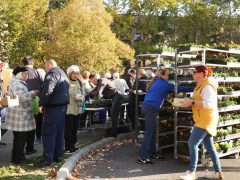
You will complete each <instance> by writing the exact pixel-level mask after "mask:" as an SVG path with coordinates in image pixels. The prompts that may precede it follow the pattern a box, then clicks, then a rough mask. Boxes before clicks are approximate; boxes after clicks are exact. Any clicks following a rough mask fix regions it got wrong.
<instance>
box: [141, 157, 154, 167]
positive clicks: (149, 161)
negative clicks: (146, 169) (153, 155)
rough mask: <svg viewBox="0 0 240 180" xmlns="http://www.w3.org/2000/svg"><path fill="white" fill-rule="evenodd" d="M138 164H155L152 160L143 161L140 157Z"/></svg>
mask: <svg viewBox="0 0 240 180" xmlns="http://www.w3.org/2000/svg"><path fill="white" fill-rule="evenodd" d="M138 163H139V164H147V165H153V162H152V161H151V160H150V159H141V158H140V157H138Z"/></svg>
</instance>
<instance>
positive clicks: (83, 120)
mask: <svg viewBox="0 0 240 180" xmlns="http://www.w3.org/2000/svg"><path fill="white" fill-rule="evenodd" d="M87 115H88V111H85V112H84V113H83V114H81V115H80V121H79V128H83V127H85V123H86V119H87Z"/></svg>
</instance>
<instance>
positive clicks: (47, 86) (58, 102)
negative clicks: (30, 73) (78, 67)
mask: <svg viewBox="0 0 240 180" xmlns="http://www.w3.org/2000/svg"><path fill="white" fill-rule="evenodd" d="M45 71H46V72H47V74H46V76H45V78H44V82H43V84H42V91H41V93H40V102H39V104H40V105H42V106H43V112H44V115H43V124H42V141H43V160H42V161H41V162H40V164H39V167H45V166H48V165H50V164H52V162H53V161H55V162H58V161H60V159H61V158H62V156H63V153H64V122H65V115H66V109H67V105H68V104H69V101H70V99H69V81H68V77H67V75H66V74H65V73H64V71H63V70H62V69H60V68H59V67H58V66H57V63H56V62H55V61H54V60H53V59H50V60H48V61H47V62H46V63H45Z"/></svg>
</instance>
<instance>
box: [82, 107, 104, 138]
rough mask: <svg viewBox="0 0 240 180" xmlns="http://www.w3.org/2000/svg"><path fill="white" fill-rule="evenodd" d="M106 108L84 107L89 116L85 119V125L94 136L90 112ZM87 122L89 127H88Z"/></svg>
mask: <svg viewBox="0 0 240 180" xmlns="http://www.w3.org/2000/svg"><path fill="white" fill-rule="evenodd" d="M103 109H106V108H105V107H97V108H88V107H86V111H87V112H88V115H89V118H88V119H87V120H86V123H85V127H86V128H88V129H89V130H91V131H92V133H93V134H94V136H95V138H96V133H95V128H93V127H92V112H95V111H99V110H103ZM88 122H89V127H88Z"/></svg>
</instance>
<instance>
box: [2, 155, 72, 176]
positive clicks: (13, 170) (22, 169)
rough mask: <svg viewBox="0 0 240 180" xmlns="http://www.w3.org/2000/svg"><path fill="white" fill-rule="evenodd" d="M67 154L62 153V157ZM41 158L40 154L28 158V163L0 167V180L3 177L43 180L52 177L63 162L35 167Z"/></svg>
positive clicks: (66, 156) (65, 156)
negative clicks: (44, 166)
mask: <svg viewBox="0 0 240 180" xmlns="http://www.w3.org/2000/svg"><path fill="white" fill-rule="evenodd" d="M68 157H69V155H64V159H65V158H68ZM41 160H42V156H38V157H34V158H32V159H29V162H28V163H22V164H19V165H14V164H11V165H9V166H5V167H1V168H0V180H3V179H4V180H5V179H23V180H33V179H34V180H45V179H52V178H54V177H55V176H56V173H57V171H58V169H59V168H60V167H61V165H62V164H63V163H64V161H62V162H59V163H53V164H52V165H51V166H49V167H46V168H37V165H38V164H39V162H40V161H41Z"/></svg>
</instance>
